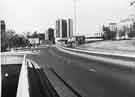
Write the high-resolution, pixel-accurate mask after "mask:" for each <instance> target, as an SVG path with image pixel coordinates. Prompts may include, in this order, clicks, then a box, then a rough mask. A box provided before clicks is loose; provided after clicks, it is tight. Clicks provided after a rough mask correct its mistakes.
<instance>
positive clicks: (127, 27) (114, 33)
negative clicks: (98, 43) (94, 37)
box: [104, 15, 135, 40]
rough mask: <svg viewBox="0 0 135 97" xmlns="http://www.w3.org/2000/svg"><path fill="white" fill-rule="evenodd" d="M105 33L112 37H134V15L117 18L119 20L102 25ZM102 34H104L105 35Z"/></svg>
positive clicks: (117, 38)
mask: <svg viewBox="0 0 135 97" xmlns="http://www.w3.org/2000/svg"><path fill="white" fill-rule="evenodd" d="M105 29H106V31H105V33H106V35H107V34H108V35H109V36H108V37H111V38H112V39H116V40H119V39H129V38H132V37H135V16H133V15H132V17H131V16H129V17H128V18H125V19H122V20H119V22H111V23H109V24H108V26H106V27H104V30H105ZM106 35H105V34H104V36H106Z"/></svg>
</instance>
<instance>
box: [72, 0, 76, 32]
mask: <svg viewBox="0 0 135 97" xmlns="http://www.w3.org/2000/svg"><path fill="white" fill-rule="evenodd" d="M73 3H74V32H75V33H77V15H76V14H77V13H76V12H77V11H76V3H77V0H73Z"/></svg>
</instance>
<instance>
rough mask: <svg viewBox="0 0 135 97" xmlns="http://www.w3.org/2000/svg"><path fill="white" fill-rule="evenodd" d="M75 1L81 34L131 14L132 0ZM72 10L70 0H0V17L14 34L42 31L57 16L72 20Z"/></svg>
mask: <svg viewBox="0 0 135 97" xmlns="http://www.w3.org/2000/svg"><path fill="white" fill-rule="evenodd" d="M76 1H77V2H76V4H77V32H79V33H82V34H84V33H92V32H98V31H101V26H102V25H103V24H105V23H107V22H108V21H117V20H120V19H124V18H127V17H128V16H129V15H130V14H135V7H129V3H130V1H132V0H76ZM73 13H74V11H73V0H0V19H4V20H5V21H6V24H7V29H14V30H15V31H16V32H17V33H22V32H34V31H38V32H44V31H45V30H47V29H48V27H54V25H55V21H56V19H58V18H68V17H69V18H73V19H74V14H73Z"/></svg>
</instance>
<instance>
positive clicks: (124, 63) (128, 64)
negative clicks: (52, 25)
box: [56, 46, 135, 68]
mask: <svg viewBox="0 0 135 97" xmlns="http://www.w3.org/2000/svg"><path fill="white" fill-rule="evenodd" d="M56 48H57V49H58V50H60V51H62V52H65V53H69V54H72V55H77V56H81V57H83V58H87V59H94V60H97V61H102V62H108V63H113V64H116V65H117V66H118V64H119V66H124V67H127V68H135V62H132V61H131V62H130V61H124V60H119V59H111V58H103V57H99V58H98V56H93V55H92V56H91V55H89V54H83V53H77V52H75V51H76V49H70V48H66V49H65V47H61V46H59V47H57V46H56ZM71 52H72V53H71Z"/></svg>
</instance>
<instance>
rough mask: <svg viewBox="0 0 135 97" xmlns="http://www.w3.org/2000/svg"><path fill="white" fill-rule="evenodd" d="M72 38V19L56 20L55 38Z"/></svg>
mask: <svg viewBox="0 0 135 97" xmlns="http://www.w3.org/2000/svg"><path fill="white" fill-rule="evenodd" d="M72 36H73V21H72V19H70V18H68V19H58V20H56V38H59V39H68V38H71V37H72Z"/></svg>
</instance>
